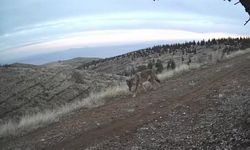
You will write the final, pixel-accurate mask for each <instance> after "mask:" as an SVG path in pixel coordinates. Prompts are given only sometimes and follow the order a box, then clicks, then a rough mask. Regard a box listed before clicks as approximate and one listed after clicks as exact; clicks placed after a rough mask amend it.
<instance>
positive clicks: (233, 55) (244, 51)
mask: <svg viewBox="0 0 250 150" xmlns="http://www.w3.org/2000/svg"><path fill="white" fill-rule="evenodd" d="M247 53H250V48H248V49H246V50H239V51H235V52H233V53H231V54H229V55H227V56H226V58H227V59H229V58H233V57H236V56H239V55H243V54H247Z"/></svg>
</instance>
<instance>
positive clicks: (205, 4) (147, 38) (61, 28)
mask: <svg viewBox="0 0 250 150" xmlns="http://www.w3.org/2000/svg"><path fill="white" fill-rule="evenodd" d="M247 19H248V16H247V13H245V11H244V8H243V7H242V6H241V5H240V4H239V5H236V6H235V5H233V3H228V2H225V1H223V0H199V1H197V0H160V1H156V2H153V0H106V1H104V0H88V1H86V0H1V1H0V22H1V23H0V63H13V62H18V61H19V60H23V59H25V58H28V57H35V56H39V55H44V54H46V55H47V54H50V53H55V52H56V53H59V52H63V51H65V50H69V49H74V48H83V49H82V51H84V48H91V47H93V48H95V50H96V48H97V47H103V46H108V47H110V46H119V45H133V44H136V43H143V42H144V43H145V42H152V41H181V40H193V39H194V40H197V39H203V38H204V39H207V38H213V37H214V38H218V37H228V36H232V37H234V36H249V33H250V27H249V24H248V25H246V26H243V24H244V23H245V20H247ZM99 51H100V52H99V56H100V57H102V55H103V56H105V57H106V55H105V53H110V52H107V50H106V51H105V50H102V51H101V50H99ZM111 51H115V50H111ZM126 51H127V50H126ZM72 52H73V51H72ZM124 52H125V51H124ZM114 54H115V53H114ZM84 56H91V55H88V53H84ZM84 56H83V57H84Z"/></svg>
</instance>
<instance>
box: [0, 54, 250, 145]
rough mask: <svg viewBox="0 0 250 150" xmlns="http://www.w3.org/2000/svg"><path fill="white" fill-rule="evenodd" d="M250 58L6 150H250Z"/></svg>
mask: <svg viewBox="0 0 250 150" xmlns="http://www.w3.org/2000/svg"><path fill="white" fill-rule="evenodd" d="M249 110H250V54H246V55H244V56H239V57H235V58H232V59H230V60H225V61H223V62H220V63H218V64H216V65H211V66H206V67H203V68H200V69H197V70H192V71H189V72H184V73H182V74H180V75H177V76H175V77H173V78H170V79H168V80H166V81H164V82H163V83H161V87H160V88H158V89H157V90H154V91H150V92H148V93H141V94H139V95H138V96H137V97H136V98H131V97H121V98H115V99H113V100H110V101H109V102H108V103H107V104H105V105H104V106H100V107H98V108H93V109H82V110H78V111H77V112H74V113H72V114H69V115H68V116H65V117H64V118H61V119H60V120H59V121H57V122H55V123H53V124H51V125H49V126H47V127H45V128H40V129H37V130H35V131H33V132H32V133H28V134H25V135H22V136H20V137H12V138H6V139H2V140H1V141H0V144H1V145H2V147H3V149H17V148H20V149H225V148H227V149H247V148H249V149H250V112H249Z"/></svg>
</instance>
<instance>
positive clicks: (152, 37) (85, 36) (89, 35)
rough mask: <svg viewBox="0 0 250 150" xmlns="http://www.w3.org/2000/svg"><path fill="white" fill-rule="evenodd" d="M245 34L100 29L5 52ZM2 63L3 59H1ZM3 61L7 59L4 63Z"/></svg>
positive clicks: (42, 51) (11, 54)
mask: <svg viewBox="0 0 250 150" xmlns="http://www.w3.org/2000/svg"><path fill="white" fill-rule="evenodd" d="M239 36H241V35H237V34H228V33H198V32H190V31H183V30H168V29H126V30H97V31H85V32H79V33H74V34H70V35H68V36H65V37H64V38H61V39H57V40H52V41H48V42H41V43H37V44H31V45H27V46H23V47H19V48H13V49H9V50H8V51H5V52H2V54H1V56H2V58H3V59H5V60H7V59H10V58H12V59H13V58H21V57H24V56H31V55H38V54H47V53H53V52H58V51H64V50H66V49H71V48H84V47H101V46H112V45H113V46H117V45H126V44H135V43H142V42H149V41H180V40H182V41H183V40H187V41H189V40H201V39H210V38H221V37H239ZM0 61H1V60H0ZM2 61H3V60H2Z"/></svg>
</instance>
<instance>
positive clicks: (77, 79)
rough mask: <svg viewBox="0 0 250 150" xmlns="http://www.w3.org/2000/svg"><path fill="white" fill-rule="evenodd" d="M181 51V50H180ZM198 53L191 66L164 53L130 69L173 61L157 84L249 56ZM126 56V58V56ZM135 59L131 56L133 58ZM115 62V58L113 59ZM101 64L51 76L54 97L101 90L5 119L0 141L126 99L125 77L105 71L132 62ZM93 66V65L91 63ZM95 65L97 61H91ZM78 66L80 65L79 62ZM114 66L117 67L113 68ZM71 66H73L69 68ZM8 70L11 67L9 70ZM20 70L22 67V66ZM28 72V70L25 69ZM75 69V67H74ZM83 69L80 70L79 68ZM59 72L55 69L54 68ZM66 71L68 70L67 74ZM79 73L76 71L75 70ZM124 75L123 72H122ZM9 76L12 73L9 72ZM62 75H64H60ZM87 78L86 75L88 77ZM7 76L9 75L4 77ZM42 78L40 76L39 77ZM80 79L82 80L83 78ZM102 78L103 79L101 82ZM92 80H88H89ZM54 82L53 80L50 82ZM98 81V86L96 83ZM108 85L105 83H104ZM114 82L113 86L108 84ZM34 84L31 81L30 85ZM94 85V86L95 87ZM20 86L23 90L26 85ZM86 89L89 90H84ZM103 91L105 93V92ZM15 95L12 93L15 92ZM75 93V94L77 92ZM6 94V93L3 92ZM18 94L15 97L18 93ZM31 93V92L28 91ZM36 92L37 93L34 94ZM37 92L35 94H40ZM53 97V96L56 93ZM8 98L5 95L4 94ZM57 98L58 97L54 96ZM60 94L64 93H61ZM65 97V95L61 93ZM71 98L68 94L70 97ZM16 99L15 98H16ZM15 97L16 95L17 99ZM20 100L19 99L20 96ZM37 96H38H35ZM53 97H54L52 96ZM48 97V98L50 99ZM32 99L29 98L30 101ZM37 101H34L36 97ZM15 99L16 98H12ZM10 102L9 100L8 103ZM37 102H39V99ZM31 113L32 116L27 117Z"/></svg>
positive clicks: (212, 49) (213, 49) (215, 50)
mask: <svg viewBox="0 0 250 150" xmlns="http://www.w3.org/2000/svg"><path fill="white" fill-rule="evenodd" d="M180 49H181V48H180ZM195 49H196V50H197V52H195V53H197V54H188V55H185V60H186V61H187V58H188V57H189V56H191V57H192V63H191V64H190V65H187V64H186V61H185V62H184V63H183V62H181V61H180V58H181V54H182V52H181V51H175V54H172V52H171V53H164V54H163V55H161V56H159V53H158V52H157V53H155V54H154V53H153V54H151V55H148V56H147V57H146V58H140V59H139V58H138V59H136V60H134V61H133V63H132V64H133V65H136V66H140V65H146V64H147V63H148V61H149V60H152V59H154V58H159V59H161V60H162V62H163V66H164V68H166V64H167V62H168V60H169V59H174V61H175V62H176V64H177V66H176V68H175V69H173V70H166V69H165V70H164V71H163V72H162V73H160V74H158V77H159V79H160V80H166V79H167V78H170V77H172V76H174V75H176V74H178V73H182V72H185V71H189V70H192V69H197V68H199V67H201V66H203V65H209V64H214V63H217V62H218V61H220V60H222V59H229V58H232V57H235V56H238V55H242V54H245V53H249V52H250V49H247V50H240V51H236V50H234V51H233V52H230V53H229V54H227V55H225V57H222V55H223V50H224V49H225V47H223V45H219V46H218V45H215V46H214V45H212V46H209V47H207V46H204V45H203V46H197V47H196V48H195ZM127 55H128V54H127ZM133 56H134V55H133ZM115 59H116V58H115ZM114 61H117V63H114ZM101 62H102V63H98V64H94V66H93V65H91V63H90V64H89V65H88V68H85V69H86V70H85V69H84V70H81V69H80V70H75V71H73V73H69V72H72V70H71V68H67V70H63V69H62V68H59V70H57V71H55V73H54V72H52V73H51V74H52V75H53V76H56V77H58V75H59V76H60V78H59V79H58V78H56V79H55V80H54V83H57V80H59V82H60V83H58V86H57V88H58V89H52V90H51V91H52V92H51V91H50V92H51V93H53V90H58V91H59V93H60V90H61V91H62V92H63V91H64V89H65V88H62V87H65V86H66V89H68V90H70V89H71V88H69V87H70V86H71V85H72V86H74V87H75V86H76V87H75V89H74V90H72V93H78V95H79V89H80V90H81V89H82V88H83V87H84V85H86V84H87V85H91V84H92V86H100V87H101V88H99V89H95V90H93V89H92V90H88V93H87V94H84V96H80V97H78V96H77V94H76V95H75V94H73V96H72V97H75V98H74V99H73V100H72V101H68V102H67V100H64V99H63V100H60V98H62V97H64V98H67V96H58V95H56V96H58V97H56V98H55V101H56V100H58V99H59V101H66V102H63V103H59V104H58V103H56V104H55V105H54V106H53V107H52V108H46V109H39V111H35V112H34V111H28V113H24V115H21V116H20V117H19V118H18V119H13V118H10V119H5V120H4V121H2V124H1V125H0V137H4V136H9V135H19V134H20V133H23V132H26V131H31V130H33V129H37V128H39V127H42V126H45V125H47V124H49V123H51V122H55V121H57V120H58V119H59V118H60V117H61V116H63V115H65V114H68V113H69V112H72V111H74V110H77V109H79V108H92V107H97V106H100V105H103V104H105V101H106V100H108V99H110V98H112V97H116V96H121V95H123V96H126V95H130V94H131V93H129V92H128V89H127V87H126V85H125V83H124V82H122V83H119V82H120V81H122V80H124V77H121V76H119V75H108V74H105V72H106V71H110V69H111V70H113V71H114V73H116V74H119V73H121V69H123V71H124V68H125V67H124V66H130V65H131V59H130V58H127V57H120V58H117V60H113V59H111V60H109V59H108V60H107V61H106V62H105V61H104V62H103V60H101ZM92 63H93V62H92ZM94 63H96V60H95V61H94ZM78 64H80V63H79V62H78ZM113 64H115V65H116V66H114V65H113ZM71 65H72V64H71ZM103 65H106V67H105V68H106V70H105V71H103V70H102V69H100V68H102V67H103ZM10 67H11V66H10ZM22 67H23V66H22ZM32 67H33V68H32V70H29V69H26V70H28V71H30V72H31V74H33V73H34V72H36V71H37V70H40V69H39V68H36V67H34V66H32ZM113 67H117V70H114V69H113ZM28 68H29V67H28ZM48 68H49V69H43V72H49V71H48V70H53V69H52V68H51V66H50V67H48ZM74 68H75V66H74ZM80 68H82V67H80ZM57 69H58V68H57ZM68 69H69V70H68ZM78 69H79V67H78ZM88 69H91V70H94V71H96V74H95V75H94V76H95V77H94V78H92V77H93V71H92V72H89V71H88ZM125 71H126V70H125ZM10 72H11V70H10ZM62 72H63V73H62ZM87 74H88V75H87ZM6 75H8V74H6ZM21 76H22V78H23V73H21ZM39 76H41V75H39ZM42 76H43V77H44V80H45V79H47V76H49V77H50V75H47V74H45V75H44V74H42ZM83 76H85V77H84V78H83ZM104 76H105V78H104ZM88 77H91V78H88ZM52 79H53V78H52ZM41 80H42V81H40V82H39V83H40V84H43V83H44V85H46V84H47V85H48V86H51V84H50V82H43V79H41ZM96 80H98V82H96ZM100 80H103V81H105V82H100ZM106 81H108V82H106ZM112 81H114V83H115V84H114V83H113V84H111V83H110V82H112ZM32 82H33V81H32ZM94 83H96V84H94ZM23 86H26V85H25V84H24V85H23ZM85 89H88V88H85ZM105 89H106V90H105ZM14 91H15V90H14ZM76 91H77V92H76ZM5 92H6V91H5ZM18 92H19V91H17V92H16V93H18ZM29 92H31V91H29ZM36 92H37V91H36ZM39 92H40V91H38V94H39ZM55 93H56V92H55ZM5 94H7V95H8V93H5ZM49 94H50V93H49ZM56 94H57V93H56ZM62 94H63V93H62ZM64 94H65V93H64ZM69 95H71V94H69ZM15 96H16V95H15ZM17 96H18V95H17ZM19 96H20V95H19ZM35 96H37V95H35ZM51 97H53V94H52V96H51ZM51 97H50V98H51ZM23 98H25V96H24V97H23ZM31 98H32V97H31ZM35 98H37V97H35ZM14 99H15V97H14ZM29 99H30V98H29ZM10 100H11V99H10ZM39 100H40V99H39ZM30 112H32V113H30Z"/></svg>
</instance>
